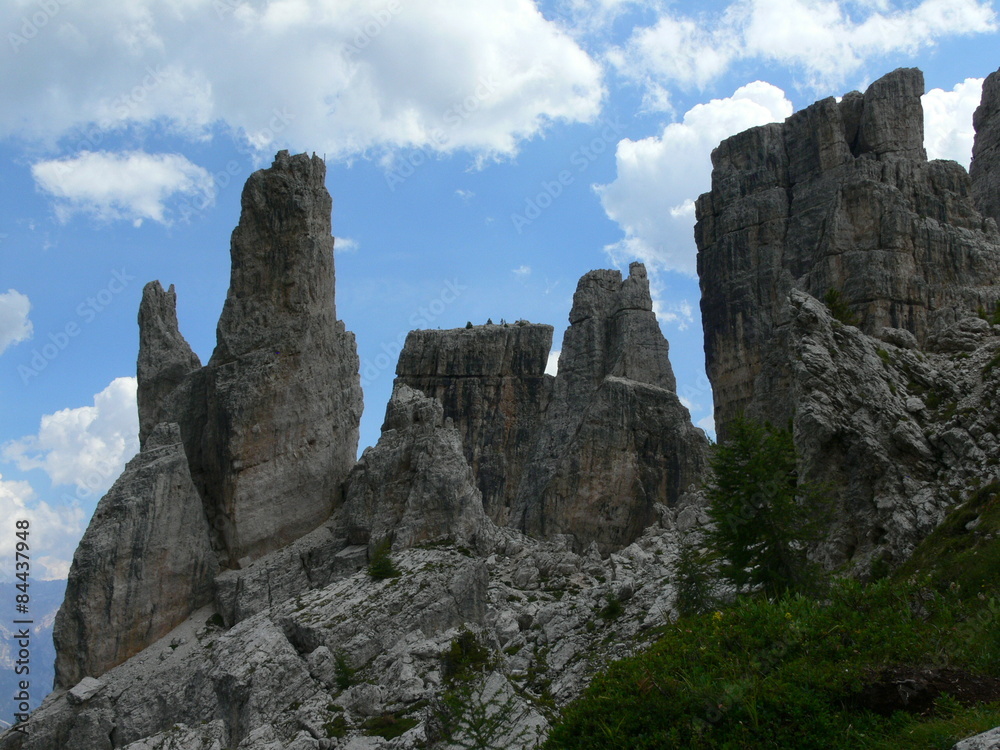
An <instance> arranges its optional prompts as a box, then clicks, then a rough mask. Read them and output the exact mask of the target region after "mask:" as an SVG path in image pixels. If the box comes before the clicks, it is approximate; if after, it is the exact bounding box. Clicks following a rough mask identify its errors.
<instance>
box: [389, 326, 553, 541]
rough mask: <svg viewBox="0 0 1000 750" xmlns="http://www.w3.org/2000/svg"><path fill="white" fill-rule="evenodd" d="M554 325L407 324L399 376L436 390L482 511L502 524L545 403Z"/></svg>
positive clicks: (407, 382) (418, 386)
mask: <svg viewBox="0 0 1000 750" xmlns="http://www.w3.org/2000/svg"><path fill="white" fill-rule="evenodd" d="M551 346H552V326H548V325H536V324H531V323H522V322H518V323H515V324H511V325H486V326H475V327H473V328H457V329H454V330H447V331H434V330H423V331H411V332H410V334H409V336H407V338H406V345H405V346H404V347H403V351H402V353H401V354H400V356H399V364H398V366H397V368H396V375H397V380H396V382H397V383H400V384H405V385H407V386H409V387H411V388H415V389H416V390H418V391H421V392H422V393H424V394H426V395H428V396H433V397H435V398H437V399H438V400H439V401H440V402H441V405H442V406H443V407H444V417H445V419H451V420H452V421H453V423H454V425H455V428H456V429H457V430H458V431H459V433H460V435H461V437H462V446H463V449H464V451H465V457H466V459H467V460H468V462H469V465H470V466H471V467H472V471H473V474H474V475H475V478H476V484H477V486H478V487H479V491H480V492H481V493H482V495H483V505H484V506H485V508H486V513H487V515H488V516H489V517H490V518H491V519H492V520H493V521H494V522H495V523H498V524H500V525H506V524H507V522H508V520H509V516H510V509H511V506H512V505H513V503H514V500H515V497H516V495H517V489H518V485H519V483H520V481H521V476H522V474H523V472H524V466H525V464H526V462H527V459H528V453H529V451H530V449H531V443H532V439H533V437H534V434H535V431H536V430H537V428H538V424H539V421H540V418H541V415H542V413H543V412H544V411H545V407H546V405H547V403H548V399H549V395H550V392H551V387H552V377H551V376H549V375H546V374H545V365H546V363H547V361H548V354H549V349H550V348H551Z"/></svg>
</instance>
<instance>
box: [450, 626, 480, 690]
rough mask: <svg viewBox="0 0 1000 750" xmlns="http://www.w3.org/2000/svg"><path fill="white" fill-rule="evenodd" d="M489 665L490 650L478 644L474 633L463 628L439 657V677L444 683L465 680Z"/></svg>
mask: <svg viewBox="0 0 1000 750" xmlns="http://www.w3.org/2000/svg"><path fill="white" fill-rule="evenodd" d="M491 664H492V658H491V654H490V650H489V649H488V648H486V646H484V645H483V644H481V643H480V642H479V639H478V638H476V634H475V633H473V632H472V631H471V630H466V629H465V628H463V629H462V630H461V631H460V632H459V634H458V636H457V637H456V638H454V639H453V640H452V642H451V645H450V646H449V647H448V650H447V651H445V652H444V653H443V654H442V655H441V675H442V676H443V677H444V679H445V681H446V682H455V681H458V680H466V679H469V678H470V677H472V676H474V675H475V674H476V673H481V672H484V671H485V670H486V669H487V668H488V667H489V666H490V665H491Z"/></svg>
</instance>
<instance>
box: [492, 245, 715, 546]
mask: <svg viewBox="0 0 1000 750" xmlns="http://www.w3.org/2000/svg"><path fill="white" fill-rule="evenodd" d="M629 270H630V273H629V277H628V278H627V279H625V280H624V281H623V280H622V277H621V273H619V272H618V271H591V272H590V273H588V274H586V275H585V276H584V277H583V278H582V279H580V283H579V285H578V286H577V290H576V294H574V295H573V309H572V311H571V312H570V318H569V319H570V327H569V328H568V329H567V330H566V333H565V335H564V337H563V346H562V352H561V354H560V356H559V373H558V375H557V376H556V380H555V384H554V387H553V394H552V400H551V402H550V403H549V405H548V408H547V410H546V412H545V415H544V419H543V421H542V424H541V426H540V428H539V433H538V437H537V439H536V441H535V446H534V450H533V452H532V457H531V460H530V462H529V464H528V466H527V468H526V470H525V475H524V478H523V480H522V481H521V486H520V491H519V493H518V500H517V505H516V508H515V512H514V514H513V515H512V517H511V525H514V526H518V527H520V528H522V529H524V530H525V531H527V532H528V533H529V534H533V535H536V536H543V537H544V536H551V535H553V534H572V535H573V536H574V537H575V538H576V541H577V544H578V546H581V547H582V546H586V545H588V544H590V543H591V542H596V543H597V545H598V547H600V548H601V550H602V551H604V552H608V551H611V550H614V549H617V548H620V547H622V546H625V545H627V544H629V543H630V542H632V541H633V540H634V539H635V538H637V537H638V536H639V534H640V533H641V532H642V530H643V529H644V528H646V526H648V525H649V524H650V523H651V522H652V520H653V518H654V510H655V509H654V505H655V504H657V503H661V504H664V505H667V504H673V503H675V502H676V501H677V500H678V498H679V497H680V495H681V494H682V493H683V492H684V490H686V489H687V488H688V486H689V485H690V484H692V483H694V482H697V481H699V480H700V477H701V475H702V472H703V470H704V467H705V459H706V450H707V446H708V443H707V440H706V439H705V437H704V435H703V434H702V433H701V432H700V431H699V430H697V429H696V428H695V427H694V426H693V425H692V424H691V418H690V415H689V414H688V411H687V409H685V408H684V406H683V405H681V403H680V400H679V399H678V398H677V393H676V384H675V381H674V375H673V370H672V369H671V367H670V360H669V357H668V346H667V341H666V339H665V338H664V337H663V333H662V332H661V331H660V327H659V324H658V323H657V322H656V316H655V315H654V314H653V312H652V310H653V304H652V300H651V299H650V294H649V280H648V279H647V278H646V269H645V267H644V266H643V265H642V264H641V263H633V264H632V265H631V267H630V269H629Z"/></svg>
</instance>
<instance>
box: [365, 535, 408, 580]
mask: <svg viewBox="0 0 1000 750" xmlns="http://www.w3.org/2000/svg"><path fill="white" fill-rule="evenodd" d="M391 551H392V540H390V539H383V540H382V541H381V542H379V543H378V546H376V547H375V551H374V552H373V553H372V559H371V561H370V562H369V563H368V575H370V576H371V577H372V578H377V579H379V580H384V579H386V578H397V577H398V576H400V575H401V573H400V572H399V570H398V569H397V568H396V564H395V563H394V562H393V561H392V555H391V554H390V553H391Z"/></svg>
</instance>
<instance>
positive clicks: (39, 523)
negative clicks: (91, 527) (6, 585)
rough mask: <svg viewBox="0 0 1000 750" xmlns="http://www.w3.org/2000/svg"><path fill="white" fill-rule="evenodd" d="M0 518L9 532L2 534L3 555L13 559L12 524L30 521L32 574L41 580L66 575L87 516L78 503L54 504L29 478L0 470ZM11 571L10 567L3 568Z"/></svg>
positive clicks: (5, 573)
mask: <svg viewBox="0 0 1000 750" xmlns="http://www.w3.org/2000/svg"><path fill="white" fill-rule="evenodd" d="M0 518H5V519H7V522H8V524H9V526H10V529H9V531H8V533H6V534H3V535H2V537H0V558H2V559H4V560H13V559H14V550H15V543H16V542H17V541H18V540H17V538H16V537H15V536H14V528H13V524H14V522H15V521H20V520H26V521H28V523H29V524H30V525H29V528H28V533H29V537H28V539H29V544H30V545H31V550H32V553H31V558H32V562H33V563H34V566H33V571H32V576H33V577H36V576H37V577H38V578H41V579H42V580H52V579H57V578H65V577H66V576H67V575H68V574H69V566H70V561H71V559H72V557H73V550H75V549H76V545H77V542H78V541H79V540H80V537H81V536H83V530H84V523H85V520H86V519H85V517H84V512H83V510H82V509H81V508H80V506H79V505H70V506H58V507H53V506H52V505H49V504H48V503H46V502H44V501H40V500H38V498H37V497H36V496H35V491H34V490H33V489H32V488H31V485H30V484H28V482H22V481H16V480H7V479H4V478H3V475H2V474H0ZM3 574H4V575H9V569H8V570H4V571H3Z"/></svg>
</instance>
